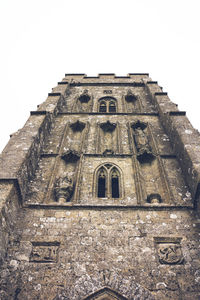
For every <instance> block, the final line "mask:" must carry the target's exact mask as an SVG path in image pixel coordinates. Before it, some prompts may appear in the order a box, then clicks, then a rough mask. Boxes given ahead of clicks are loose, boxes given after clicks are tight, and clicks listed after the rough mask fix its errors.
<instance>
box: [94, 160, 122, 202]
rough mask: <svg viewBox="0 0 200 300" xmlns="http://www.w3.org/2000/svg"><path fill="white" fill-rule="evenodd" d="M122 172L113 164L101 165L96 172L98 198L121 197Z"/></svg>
mask: <svg viewBox="0 0 200 300" xmlns="http://www.w3.org/2000/svg"><path fill="white" fill-rule="evenodd" d="M121 185H122V184H121V173H120V171H119V170H118V168H117V167H116V166H114V165H112V164H105V165H103V166H101V167H100V168H99V169H98V171H97V173H96V191H97V192H96V194H97V197H98V198H120V197H121V195H122V190H121Z"/></svg>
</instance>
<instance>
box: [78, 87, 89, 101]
mask: <svg viewBox="0 0 200 300" xmlns="http://www.w3.org/2000/svg"><path fill="white" fill-rule="evenodd" d="M90 98H91V97H90V95H89V94H88V90H84V91H83V93H82V94H81V95H80V97H79V98H78V100H79V101H80V102H81V103H88V102H89V101H90Z"/></svg>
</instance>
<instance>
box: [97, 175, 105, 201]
mask: <svg viewBox="0 0 200 300" xmlns="http://www.w3.org/2000/svg"><path fill="white" fill-rule="evenodd" d="M105 196H106V180H105V178H101V177H99V180H98V197H99V198H105Z"/></svg>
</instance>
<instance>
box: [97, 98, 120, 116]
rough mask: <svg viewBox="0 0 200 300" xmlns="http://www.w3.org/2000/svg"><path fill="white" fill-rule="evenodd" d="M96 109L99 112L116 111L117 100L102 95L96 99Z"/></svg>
mask: <svg viewBox="0 0 200 300" xmlns="http://www.w3.org/2000/svg"><path fill="white" fill-rule="evenodd" d="M98 111H99V112H101V113H115V112H117V100H116V99H115V98H114V97H103V98H100V99H99V101H98Z"/></svg>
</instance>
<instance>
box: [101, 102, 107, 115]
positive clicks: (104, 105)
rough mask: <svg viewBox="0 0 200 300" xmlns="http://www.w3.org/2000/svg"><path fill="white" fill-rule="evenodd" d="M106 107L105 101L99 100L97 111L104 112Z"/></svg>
mask: <svg viewBox="0 0 200 300" xmlns="http://www.w3.org/2000/svg"><path fill="white" fill-rule="evenodd" d="M106 110H107V108H106V102H105V101H101V102H100V105H99V112H102V113H104V112H106Z"/></svg>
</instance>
